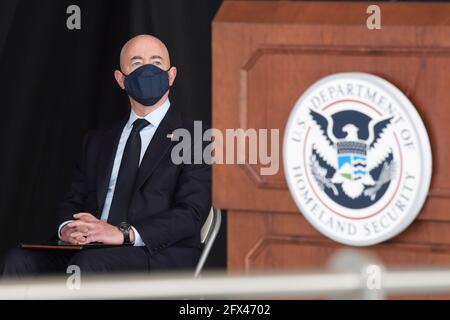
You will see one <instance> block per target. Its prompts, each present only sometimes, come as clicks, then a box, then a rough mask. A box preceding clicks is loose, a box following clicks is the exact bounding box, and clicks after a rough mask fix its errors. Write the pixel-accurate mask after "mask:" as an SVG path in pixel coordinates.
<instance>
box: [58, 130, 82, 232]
mask: <svg viewBox="0 0 450 320" xmlns="http://www.w3.org/2000/svg"><path fill="white" fill-rule="evenodd" d="M89 136H90V133H87V134H86V135H85V137H84V139H83V144H82V149H81V156H80V157H79V159H78V161H77V163H76V165H75V168H74V170H73V173H72V180H71V184H70V187H69V191H68V192H67V193H66V195H65V197H64V199H63V200H62V201H61V203H60V205H59V208H58V212H57V222H58V225H61V224H62V223H64V222H65V221H68V220H73V215H74V214H75V213H78V212H82V211H83V209H84V206H85V199H86V195H87V187H86V184H87V181H86V151H87V150H86V148H87V143H88V139H89Z"/></svg>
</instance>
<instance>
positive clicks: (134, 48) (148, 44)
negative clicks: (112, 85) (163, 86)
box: [114, 34, 177, 115]
mask: <svg viewBox="0 0 450 320" xmlns="http://www.w3.org/2000/svg"><path fill="white" fill-rule="evenodd" d="M146 64H152V65H154V66H156V67H158V68H160V69H162V70H164V71H167V74H168V77H169V86H170V87H171V86H172V85H173V83H174V81H175V78H176V76H177V68H176V67H174V66H171V64H170V57H169V51H168V50H167V47H166V45H165V44H164V43H163V42H162V41H161V40H159V39H158V38H156V37H153V36H151V35H148V34H142V35H139V36H136V37H134V38H132V39H130V40H129V41H128V42H127V43H125V45H124V46H123V47H122V50H121V51H120V69H121V70H115V71H114V77H115V78H116V81H117V84H118V85H119V86H120V88H122V90H125V77H126V76H127V75H129V74H130V73H131V72H133V71H134V70H136V69H137V68H139V67H141V66H143V65H146ZM168 96H169V90H167V92H166V93H165V94H164V96H163V97H162V98H161V99H160V101H158V103H156V104H155V105H153V106H151V107H148V106H142V105H140V104H139V103H138V102H137V101H135V100H134V99H133V98H132V97H130V101H131V107H132V108H133V110H134V111H135V112H136V113H137V114H138V115H145V114H148V113H149V112H151V111H152V110H154V109H156V108H158V107H159V106H161V105H162V104H163V103H164V101H165V100H166V99H167V98H168Z"/></svg>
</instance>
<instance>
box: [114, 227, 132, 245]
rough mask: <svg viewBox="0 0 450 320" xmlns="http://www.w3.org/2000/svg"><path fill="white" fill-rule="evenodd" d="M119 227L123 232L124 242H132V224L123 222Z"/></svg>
mask: <svg viewBox="0 0 450 320" xmlns="http://www.w3.org/2000/svg"><path fill="white" fill-rule="evenodd" d="M117 228H119V230H120V232H122V234H123V243H124V244H130V243H131V241H130V230H131V225H130V224H129V223H127V222H121V223H120V224H119V225H118V226H117Z"/></svg>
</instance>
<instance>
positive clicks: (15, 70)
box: [0, 0, 226, 268]
mask: <svg viewBox="0 0 450 320" xmlns="http://www.w3.org/2000/svg"><path fill="white" fill-rule="evenodd" d="M220 2H221V1H220V0H190V1H186V0H154V1H151V0H132V1H127V0H122V1H113V0H85V1H81V0H70V1H64V0H39V1H25V0H8V1H0V119H1V122H0V130H1V131H0V226H1V229H0V255H1V254H3V253H4V252H5V250H6V249H8V248H10V247H13V246H15V245H16V244H17V243H18V242H19V241H38V240H42V239H45V238H47V237H49V236H50V235H51V234H52V233H54V232H55V228H57V226H56V221H55V209H56V207H57V205H58V202H59V201H60V200H61V198H62V196H63V194H64V193H65V192H66V191H67V189H68V185H69V179H70V176H71V171H72V168H73V166H74V162H75V160H76V158H77V157H78V154H79V151H80V145H81V139H82V137H83V135H84V133H85V132H86V131H87V130H88V129H91V128H96V127H102V126H107V125H109V124H111V123H113V122H114V121H117V120H119V119H120V118H121V117H123V116H125V115H126V113H127V111H128V108H129V103H128V99H127V96H126V94H125V93H124V92H123V91H122V90H120V88H119V87H118V86H117V84H116V82H115V79H114V77H113V72H114V70H115V69H117V68H118V64H119V53H120V49H121V47H122V45H123V44H124V43H125V42H126V41H127V40H128V39H129V38H131V37H132V36H135V35H138V34H142V33H148V34H153V35H155V36H157V37H159V38H160V39H161V40H162V41H163V42H165V43H166V45H167V46H168V48H169V52H170V55H171V60H172V65H175V66H176V67H177V68H178V76H177V79H176V81H175V85H174V87H173V88H172V90H171V95H170V100H171V102H172V105H173V106H176V108H178V109H180V110H182V111H183V112H185V113H187V114H189V115H191V116H192V117H193V118H194V119H199V120H204V121H206V122H207V123H208V124H209V123H210V117H211V21H212V19H213V17H214V15H215V13H216V12H217V10H218V8H219V6H220ZM72 4H75V5H78V6H79V7H80V8H81V30H68V29H67V27H66V20H67V18H68V17H69V16H70V14H67V13H66V9H67V7H68V6H69V5H72ZM225 225H226V222H225V221H224V223H223V224H222V230H221V233H220V235H219V238H218V240H217V241H216V244H215V247H214V248H213V250H212V253H211V256H210V259H209V261H208V262H207V266H208V267H210V268H216V267H225V264H226V257H225V255H226V248H225V239H224V235H225Z"/></svg>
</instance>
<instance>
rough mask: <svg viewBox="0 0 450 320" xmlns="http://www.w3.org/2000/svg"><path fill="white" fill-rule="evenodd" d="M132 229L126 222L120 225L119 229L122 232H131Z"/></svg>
mask: <svg viewBox="0 0 450 320" xmlns="http://www.w3.org/2000/svg"><path fill="white" fill-rule="evenodd" d="M130 228H131V226H130V224H129V223H126V222H121V223H120V224H119V229H121V230H124V231H125V230H130Z"/></svg>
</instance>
